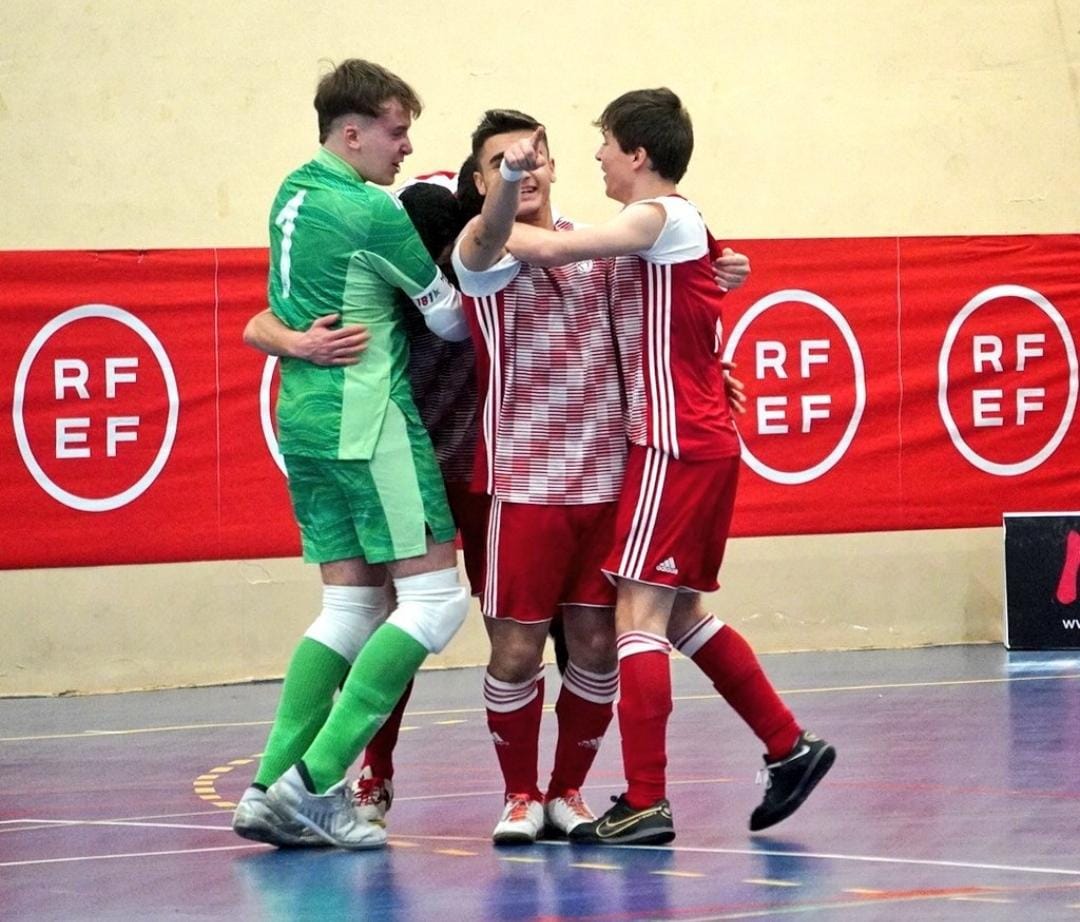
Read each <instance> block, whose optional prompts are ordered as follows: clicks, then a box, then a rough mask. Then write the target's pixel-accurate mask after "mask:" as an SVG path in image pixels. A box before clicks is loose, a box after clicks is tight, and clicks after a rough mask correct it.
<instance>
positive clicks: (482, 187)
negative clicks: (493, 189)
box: [472, 170, 488, 195]
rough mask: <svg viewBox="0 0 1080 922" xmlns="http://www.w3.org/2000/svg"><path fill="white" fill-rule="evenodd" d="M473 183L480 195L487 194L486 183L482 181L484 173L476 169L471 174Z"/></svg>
mask: <svg viewBox="0 0 1080 922" xmlns="http://www.w3.org/2000/svg"><path fill="white" fill-rule="evenodd" d="M472 178H473V184H474V185H475V186H476V190H477V192H479V193H480V194H481V195H487V193H488V190H487V183H486V182H484V174H483V173H481V172H480V171H479V170H477V171H476V172H475V173H473V174H472Z"/></svg>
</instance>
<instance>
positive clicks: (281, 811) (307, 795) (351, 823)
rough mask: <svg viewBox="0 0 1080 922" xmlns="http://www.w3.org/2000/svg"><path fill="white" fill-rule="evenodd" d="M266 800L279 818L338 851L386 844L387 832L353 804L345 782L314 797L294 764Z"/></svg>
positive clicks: (275, 783) (276, 782)
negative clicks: (302, 828) (304, 828)
mask: <svg viewBox="0 0 1080 922" xmlns="http://www.w3.org/2000/svg"><path fill="white" fill-rule="evenodd" d="M266 799H267V803H268V804H269V806H270V808H271V809H272V810H273V811H274V812H275V813H276V814H278V816H280V817H282V818H285V819H288V820H292V821H294V822H297V823H300V824H301V825H303V826H305V827H306V828H307V829H309V830H311V831H312V832H314V833H315V835H317V836H318V837H319V838H320V839H322V840H323V841H324V842H327V843H329V844H330V845H337V846H338V847H339V848H381V847H382V846H384V845H386V830H385V829H384V828H383V827H382V826H377V825H375V824H374V823H372V822H370V821H369V820H367V819H365V818H364V816H363V815H362V814H361V813H360V811H359V810H358V809H357V807H356V806H355V805H354V803H353V798H352V792H351V791H350V790H349V785H348V782H346V781H345V780H341V781H339V782H338V783H337V784H335V785H334V786H333V787H332V788H330V790H329V791H327V792H326V793H325V794H312V793H311V792H310V791H308V789H307V788H306V787H305V786H304V781H303V779H302V778H301V777H300V772H299V771H297V769H296V766H295V765H294V766H293V767H292V768H290V769H289V770H288V771H287V772H285V774H284V775H282V776H281V777H280V778H279V779H278V780H277V781H275V782H274V783H273V784H272V785H270V789H269V790H268V791H267V792H266Z"/></svg>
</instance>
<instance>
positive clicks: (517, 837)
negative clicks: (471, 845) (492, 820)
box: [491, 832, 539, 845]
mask: <svg viewBox="0 0 1080 922" xmlns="http://www.w3.org/2000/svg"><path fill="white" fill-rule="evenodd" d="M537 838H539V837H537ZM491 841H492V843H494V844H495V845H535V844H536V839H534V838H532V837H531V836H530V835H529V834H528V833H527V832H500V833H498V834H497V835H492V837H491Z"/></svg>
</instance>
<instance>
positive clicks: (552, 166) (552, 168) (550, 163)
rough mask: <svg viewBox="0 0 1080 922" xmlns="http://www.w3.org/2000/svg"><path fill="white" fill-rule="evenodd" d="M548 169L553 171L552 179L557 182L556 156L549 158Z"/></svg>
mask: <svg viewBox="0 0 1080 922" xmlns="http://www.w3.org/2000/svg"><path fill="white" fill-rule="evenodd" d="M548 169H549V170H550V171H551V181H552V182H555V158H554V157H553V158H552V159H550V160H548Z"/></svg>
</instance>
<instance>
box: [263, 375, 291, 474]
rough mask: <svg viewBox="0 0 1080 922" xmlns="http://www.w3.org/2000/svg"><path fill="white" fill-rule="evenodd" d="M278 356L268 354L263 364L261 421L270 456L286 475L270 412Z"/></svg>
mask: <svg viewBox="0 0 1080 922" xmlns="http://www.w3.org/2000/svg"><path fill="white" fill-rule="evenodd" d="M277 364H278V358H277V356H276V355H268V356H267V357H266V364H265V365H263V372H262V380H261V381H260V382H259V422H260V424H261V425H262V433H263V439H265V440H266V447H267V448H269V449H270V457H272V458H273V459H274V463H275V464H276V465H277V466H278V469H279V470H280V471H281V473H283V474H284V475H285V476H286V477H288V476H289V473H288V471H287V470H286V469H285V456H284V455H282V453H281V449H280V447H279V446H278V440H277V433H275V432H274V420H273V417H272V415H271V413H270V384H271V382H272V381H273V380H274V369H275V368H277Z"/></svg>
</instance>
